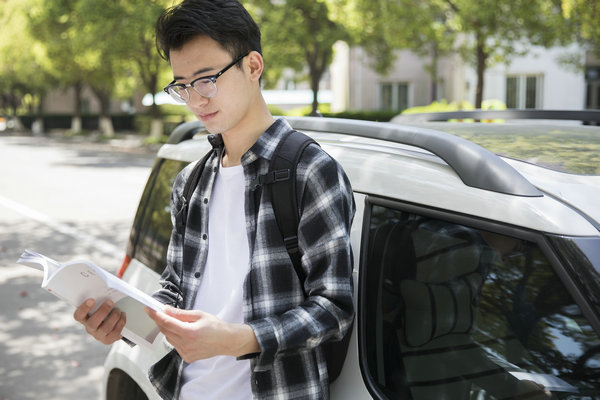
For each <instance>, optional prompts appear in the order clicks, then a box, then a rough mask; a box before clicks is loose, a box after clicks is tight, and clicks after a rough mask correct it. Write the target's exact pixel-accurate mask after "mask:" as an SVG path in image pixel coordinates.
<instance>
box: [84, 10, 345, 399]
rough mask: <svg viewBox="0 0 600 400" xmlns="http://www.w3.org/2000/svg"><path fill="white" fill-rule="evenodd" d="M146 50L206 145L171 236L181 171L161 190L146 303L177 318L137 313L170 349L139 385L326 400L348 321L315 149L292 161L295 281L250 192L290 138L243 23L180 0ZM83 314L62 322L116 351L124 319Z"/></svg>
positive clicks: (340, 225)
mask: <svg viewBox="0 0 600 400" xmlns="http://www.w3.org/2000/svg"><path fill="white" fill-rule="evenodd" d="M157 43H158V44H159V47H160V50H161V51H162V55H163V56H164V57H165V58H166V59H167V60H168V61H169V62H170V64H171V67H172V70H173V75H174V80H173V82H172V83H171V84H170V85H169V86H167V88H165V89H166V90H167V92H169V93H170V94H171V95H172V96H174V97H175V98H176V99H180V100H182V101H185V102H186V103H187V106H188V107H189V108H190V110H191V111H192V112H193V113H194V114H195V115H196V116H197V117H198V119H200V120H201V121H202V122H203V123H204V125H205V126H206V128H207V129H208V130H209V132H211V133H214V134H215V135H214V136H213V137H212V139H211V143H212V145H213V149H214V151H213V154H212V155H211V157H210V158H209V159H208V161H207V163H206V166H205V168H204V170H203V174H202V176H201V179H200V182H199V184H198V187H197V188H196V191H195V192H194V195H193V196H192V198H191V199H188V200H189V205H188V207H189V208H188V218H187V223H186V224H185V234H184V235H182V234H181V233H179V231H180V230H181V229H182V227H181V226H178V224H177V215H178V213H179V211H180V210H181V208H182V206H183V201H184V200H182V192H183V187H184V185H185V182H186V181H187V179H188V178H189V176H190V173H191V171H192V169H193V166H194V164H195V163H192V164H191V165H190V166H188V167H187V168H185V169H184V170H183V171H182V172H181V173H180V174H179V175H178V177H177V179H176V181H175V183H174V186H173V192H172V196H171V210H172V219H173V221H174V229H173V233H172V236H171V242H170V245H169V251H168V256H167V266H166V269H165V271H164V273H163V275H162V277H161V284H162V286H163V288H162V290H160V291H159V292H157V293H156V297H157V298H158V299H159V300H161V301H162V302H164V303H166V304H170V305H173V306H175V307H181V308H175V307H168V308H167V310H166V312H165V313H157V312H154V311H148V313H149V315H150V316H151V317H152V318H153V319H154V321H155V322H156V324H157V325H158V327H159V328H160V330H161V331H162V332H163V333H164V335H165V337H166V339H167V340H168V342H169V343H170V344H171V345H172V346H173V348H174V349H173V351H171V352H170V353H169V354H168V355H167V356H166V357H165V358H163V359H162V360H160V361H159V362H158V363H157V364H156V365H154V366H153V367H152V369H151V371H150V379H151V381H152V383H153V384H154V385H155V387H156V388H157V391H158V393H159V394H160V395H161V397H162V398H164V399H177V398H180V399H197V398H202V399H209V398H214V399H249V398H252V397H254V398H259V399H269V398H277V399H292V398H303V399H326V398H328V397H329V387H328V376H327V367H326V363H325V359H324V353H323V347H322V344H323V343H324V342H326V341H329V340H339V339H341V338H342V337H343V335H344V333H345V332H346V331H347V330H348V329H349V327H350V326H351V322H352V319H353V316H354V309H353V302H352V276H351V273H352V253H351V248H350V227H351V224H352V218H353V215H354V209H355V207H354V201H353V198H352V189H351V187H350V184H349V182H348V179H347V177H346V175H345V174H344V172H343V170H342V168H341V167H340V165H339V164H338V163H337V162H336V161H334V160H333V159H332V158H331V157H330V156H329V155H327V154H326V153H325V152H324V151H323V150H321V148H320V147H319V146H317V145H314V144H311V145H309V146H308V147H307V148H306V149H305V150H304V152H303V154H302V157H301V159H300V161H299V163H298V166H297V179H296V190H297V195H298V206H299V211H300V213H301V217H300V222H299V227H298V243H299V249H300V253H301V267H302V270H303V272H304V275H305V278H304V279H303V281H300V278H299V276H298V274H297V273H296V271H295V269H294V266H293V264H292V262H291V260H290V257H289V255H288V253H287V251H286V248H285V246H284V243H283V240H282V238H281V234H280V232H279V228H278V226H277V222H276V220H275V217H274V214H273V208H272V204H271V200H270V193H269V190H264V188H262V187H255V185H253V184H252V182H253V181H255V179H256V177H257V176H259V175H262V174H265V173H266V172H267V170H268V166H269V161H270V158H271V156H272V155H273V152H274V149H275V147H276V146H277V144H278V143H279V141H280V140H281V139H282V138H283V137H284V136H285V135H287V134H288V133H289V132H290V131H291V127H290V126H289V125H288V124H287V122H286V121H285V120H283V119H277V120H276V119H274V118H273V117H272V116H271V114H270V113H269V110H268V108H267V106H266V103H265V101H264V99H263V97H262V94H261V90H260V77H261V74H262V72H263V67H264V66H263V58H262V55H261V46H260V31H259V29H258V27H257V26H256V24H255V22H254V21H253V20H252V18H251V17H250V15H249V14H248V13H247V11H246V10H245V9H244V8H243V7H242V6H241V5H240V3H238V2H237V1H236V0H184V2H183V3H181V4H179V5H177V6H175V7H173V8H170V9H168V10H166V11H165V12H164V13H163V15H162V16H161V17H160V18H159V20H158V22H157ZM92 306H93V301H90V302H86V303H84V304H83V305H82V306H81V307H79V308H78V309H77V311H76V312H75V319H76V320H78V321H80V322H81V323H82V324H84V325H85V327H86V329H87V331H88V332H90V334H92V335H93V336H94V337H95V338H96V339H98V340H100V341H102V342H103V343H106V344H109V343H113V342H114V341H116V340H119V339H120V337H121V335H120V332H121V330H122V327H123V325H124V322H125V316H124V315H122V314H121V313H120V312H119V311H118V310H115V309H112V304H103V305H102V306H101V307H100V308H99V310H98V311H97V312H96V313H94V314H93V315H88V313H89V311H90V309H91V307H92Z"/></svg>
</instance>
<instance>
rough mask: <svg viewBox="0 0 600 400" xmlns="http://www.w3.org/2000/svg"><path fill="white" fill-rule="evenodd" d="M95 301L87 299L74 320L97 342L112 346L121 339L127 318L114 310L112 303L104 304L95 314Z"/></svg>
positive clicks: (122, 313)
mask: <svg viewBox="0 0 600 400" xmlns="http://www.w3.org/2000/svg"><path fill="white" fill-rule="evenodd" d="M94 304H96V303H95V301H94V300H93V299H87V300H86V301H85V302H83V304H81V305H80V306H79V307H77V309H76V310H75V313H74V314H73V318H75V321H77V322H79V323H81V324H82V325H83V326H84V327H85V330H86V331H87V332H88V333H89V334H90V335H92V336H93V337H94V338H95V339H96V340H98V341H99V342H102V343H104V344H112V343H114V342H116V341H117V340H120V339H121V337H122V336H121V331H122V330H123V327H124V326H125V322H126V316H125V313H124V312H121V311H120V310H119V309H118V308H113V307H114V304H113V303H112V301H110V300H109V301H106V302H104V303H103V304H102V305H101V306H100V307H99V308H98V309H97V310H96V311H95V312H94V313H93V314H91V315H90V311H91V310H92V308H94Z"/></svg>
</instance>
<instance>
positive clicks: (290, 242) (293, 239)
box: [283, 236, 298, 254]
mask: <svg viewBox="0 0 600 400" xmlns="http://www.w3.org/2000/svg"><path fill="white" fill-rule="evenodd" d="M283 243H284V244H285V248H286V250H287V251H288V253H290V254H293V253H297V252H298V236H289V237H284V238H283Z"/></svg>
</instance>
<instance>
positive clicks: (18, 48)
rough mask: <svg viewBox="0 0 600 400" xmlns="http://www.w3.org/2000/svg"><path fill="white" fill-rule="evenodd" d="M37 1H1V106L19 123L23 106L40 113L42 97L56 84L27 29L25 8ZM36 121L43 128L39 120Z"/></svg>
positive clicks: (41, 52) (40, 49)
mask: <svg viewBox="0 0 600 400" xmlns="http://www.w3.org/2000/svg"><path fill="white" fill-rule="evenodd" d="M36 1H37V0H26V1H23V0H2V1H0V5H1V7H0V26H2V35H0V59H2V60H3V62H2V63H0V81H1V82H2V86H1V87H0V96H1V104H0V106H1V107H2V108H3V109H6V110H7V111H8V112H9V113H11V114H12V117H13V119H14V121H15V123H18V119H17V118H16V117H17V112H18V109H19V108H20V107H21V106H27V107H28V108H29V111H30V112H34V113H37V114H38V115H40V114H41V112H42V110H41V106H42V104H43V101H42V99H43V97H44V95H45V94H46V92H47V90H49V89H50V88H51V87H53V86H54V84H55V82H54V81H53V79H52V77H51V76H49V75H48V74H46V73H45V69H44V68H43V67H42V65H41V64H40V61H41V60H43V59H44V57H43V54H44V51H43V48H42V47H40V46H39V45H37V44H36V43H35V42H34V40H33V39H32V37H31V35H30V34H29V32H28V30H27V16H26V10H27V9H28V8H29V7H30V6H31V5H32V3H34V2H36ZM36 123H37V126H38V129H40V130H42V129H43V127H42V126H41V125H39V124H40V120H38V121H36ZM18 127H19V126H18Z"/></svg>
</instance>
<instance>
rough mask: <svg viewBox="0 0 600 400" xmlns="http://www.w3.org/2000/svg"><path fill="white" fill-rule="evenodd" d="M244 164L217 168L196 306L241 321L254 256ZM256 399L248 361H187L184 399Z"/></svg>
mask: <svg viewBox="0 0 600 400" xmlns="http://www.w3.org/2000/svg"><path fill="white" fill-rule="evenodd" d="M244 187H245V183H244V171H243V167H242V166H241V165H238V166H234V167H229V168H224V167H222V166H220V167H219V172H218V173H217V177H216V181H215V185H214V188H213V192H212V196H211V199H210V204H209V214H208V216H209V217H208V240H209V242H208V243H209V244H208V258H207V262H206V268H205V271H204V275H203V277H202V281H201V282H200V287H199V288H198V293H197V295H196V299H195V302H194V309H197V310H202V311H205V312H208V313H210V314H213V315H216V316H217V317H218V318H220V319H221V320H224V321H227V322H233V323H243V322H244V316H243V312H242V301H243V298H242V296H243V283H244V279H245V277H246V274H247V272H248V268H249V264H250V260H249V249H248V237H247V235H246V213H245V211H244V196H245V195H244ZM250 398H252V389H251V387H250V361H248V360H243V361H237V360H236V358H235V357H231V356H217V357H213V358H209V359H207V360H200V361H195V362H193V363H191V364H185V366H184V369H183V386H182V388H181V395H180V399H181V400H192V399H194V400H196V399H203V400H204V399H227V400H246V399H250Z"/></svg>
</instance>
